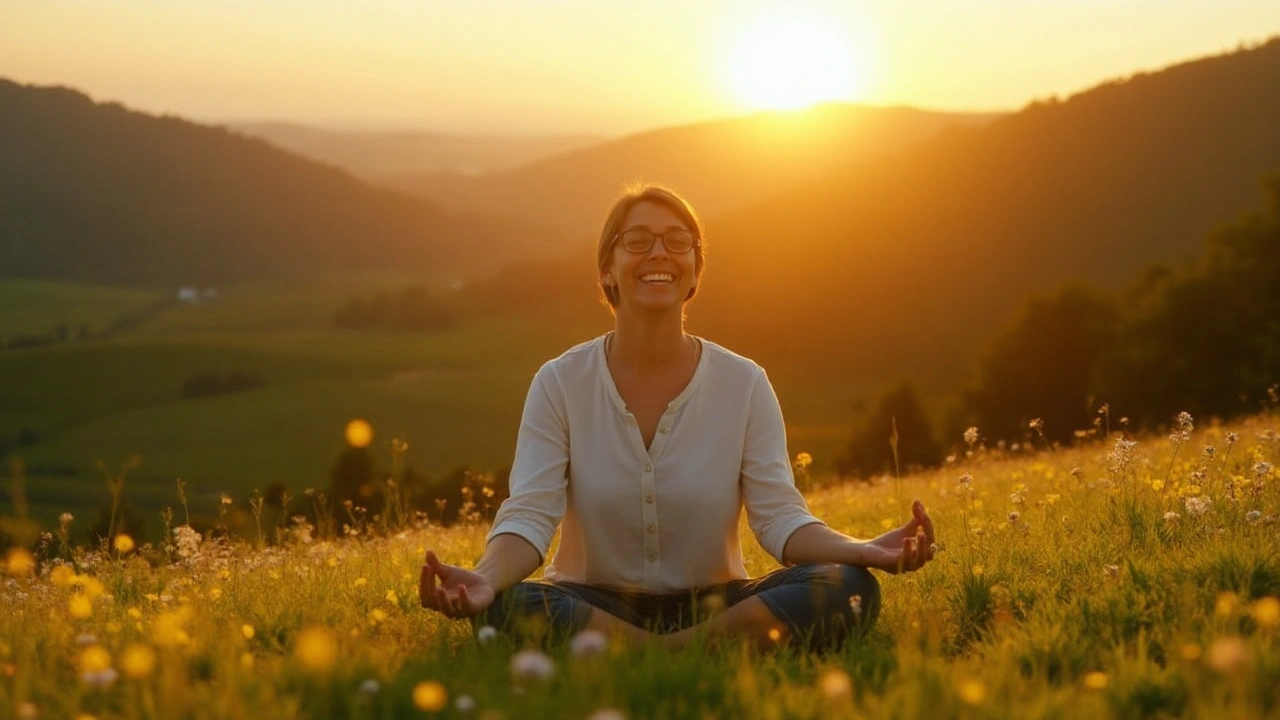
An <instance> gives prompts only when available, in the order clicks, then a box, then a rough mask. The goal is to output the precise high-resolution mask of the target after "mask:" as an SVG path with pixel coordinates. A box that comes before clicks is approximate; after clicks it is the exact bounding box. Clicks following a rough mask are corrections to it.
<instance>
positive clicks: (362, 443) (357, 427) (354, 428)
mask: <svg viewBox="0 0 1280 720" xmlns="http://www.w3.org/2000/svg"><path fill="white" fill-rule="evenodd" d="M345 435H346V440H347V444H348V445H350V446H351V447H353V448H364V447H369V443H371V442H373V426H372V425H370V424H369V421H368V420H363V419H361V418H356V419H354V420H352V421H351V422H349V423H347V428H346V432H345Z"/></svg>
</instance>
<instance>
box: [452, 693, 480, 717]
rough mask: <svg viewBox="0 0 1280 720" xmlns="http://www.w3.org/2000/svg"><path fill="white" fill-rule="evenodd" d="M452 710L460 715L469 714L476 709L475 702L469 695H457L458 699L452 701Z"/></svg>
mask: <svg viewBox="0 0 1280 720" xmlns="http://www.w3.org/2000/svg"><path fill="white" fill-rule="evenodd" d="M453 709H454V710H457V711H458V712H460V713H469V712H471V711H472V710H475V709H476V700H475V698H473V697H471V696H470V695H459V696H458V698H457V699H456V700H454V701H453Z"/></svg>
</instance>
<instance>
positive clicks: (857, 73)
mask: <svg viewBox="0 0 1280 720" xmlns="http://www.w3.org/2000/svg"><path fill="white" fill-rule="evenodd" d="M727 71H728V76H729V80H730V84H731V86H732V87H733V90H734V92H735V93H736V94H737V95H738V97H740V98H741V99H742V101H743V102H744V103H745V104H746V105H747V106H748V107H749V108H752V109H756V110H792V109H797V108H802V107H808V106H810V105H813V104H815V103H819V102H824V101H836V100H843V101H849V100H856V99H858V98H859V96H860V95H861V94H862V93H864V92H866V89H867V88H866V86H867V81H868V78H867V74H868V61H867V57H866V48H865V47H859V46H858V43H857V38H856V36H855V35H854V34H853V33H852V32H851V31H850V29H849V28H845V27H842V24H841V23H840V22H839V21H838V20H837V19H836V18H835V17H831V16H830V15H829V14H828V13H824V12H821V11H820V10H819V9H818V8H816V7H806V6H801V5H786V6H771V7H767V8H764V9H763V10H762V11H761V12H760V13H759V14H757V15H755V16H754V17H752V18H751V20H750V22H749V23H748V24H747V25H746V26H745V27H744V28H743V29H742V32H741V34H740V35H739V36H738V38H737V41H736V44H735V46H734V47H733V49H732V51H731V54H730V56H729V61H728V67H727Z"/></svg>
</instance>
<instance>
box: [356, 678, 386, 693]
mask: <svg viewBox="0 0 1280 720" xmlns="http://www.w3.org/2000/svg"><path fill="white" fill-rule="evenodd" d="M380 690H382V685H380V684H379V683H378V681H377V680H374V679H373V678H369V679H368V680H365V681H364V682H362V683H360V694H361V695H377V694H378V692H379V691H380Z"/></svg>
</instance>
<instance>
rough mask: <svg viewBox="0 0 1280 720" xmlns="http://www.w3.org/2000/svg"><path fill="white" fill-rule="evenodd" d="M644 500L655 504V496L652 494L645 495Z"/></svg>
mask: <svg viewBox="0 0 1280 720" xmlns="http://www.w3.org/2000/svg"><path fill="white" fill-rule="evenodd" d="M644 501H645V502H647V503H649V504H650V505H652V504H653V496H652V495H645V496H644Z"/></svg>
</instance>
